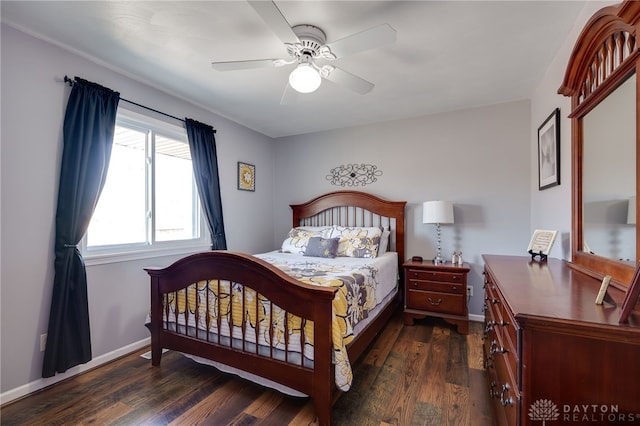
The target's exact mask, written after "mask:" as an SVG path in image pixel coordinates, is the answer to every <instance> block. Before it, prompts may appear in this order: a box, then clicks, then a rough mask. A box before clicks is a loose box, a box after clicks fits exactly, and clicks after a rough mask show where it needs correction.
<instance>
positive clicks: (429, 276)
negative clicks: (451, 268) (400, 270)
mask: <svg viewBox="0 0 640 426" xmlns="http://www.w3.org/2000/svg"><path fill="white" fill-rule="evenodd" d="M407 278H409V279H410V280H422V281H443V282H446V283H460V284H464V283H465V281H466V279H465V278H466V275H465V274H462V273H457V272H442V271H424V270H419V269H409V270H408V271H407Z"/></svg>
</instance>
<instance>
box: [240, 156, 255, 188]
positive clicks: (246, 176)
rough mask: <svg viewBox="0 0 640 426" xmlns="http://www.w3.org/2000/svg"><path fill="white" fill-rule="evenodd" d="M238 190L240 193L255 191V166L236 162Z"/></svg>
mask: <svg viewBox="0 0 640 426" xmlns="http://www.w3.org/2000/svg"><path fill="white" fill-rule="evenodd" d="M238 189H239V190H241V191H255V190H256V166H254V165H253V164H247V163H243V162H241V161H238Z"/></svg>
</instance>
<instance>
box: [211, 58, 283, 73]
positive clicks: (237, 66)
mask: <svg viewBox="0 0 640 426" xmlns="http://www.w3.org/2000/svg"><path fill="white" fill-rule="evenodd" d="M277 61H278V60H277V59H256V60H251V61H228V62H212V63H211V66H212V67H213V69H215V70H218V71H235V70H250V69H254V68H275V67H276V66H278V64H277Z"/></svg>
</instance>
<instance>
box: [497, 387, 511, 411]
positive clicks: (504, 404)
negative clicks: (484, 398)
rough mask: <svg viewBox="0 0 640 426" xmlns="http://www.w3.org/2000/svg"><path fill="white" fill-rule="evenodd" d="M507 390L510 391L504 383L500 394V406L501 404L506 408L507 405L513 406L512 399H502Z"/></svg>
mask: <svg viewBox="0 0 640 426" xmlns="http://www.w3.org/2000/svg"><path fill="white" fill-rule="evenodd" d="M509 389H511V387H510V386H509V383H505V384H504V385H502V392H500V404H502V406H503V407H506V406H507V405H513V398H511V397H509V398H506V399H505V397H504V394H505V393H507V391H508V390H509Z"/></svg>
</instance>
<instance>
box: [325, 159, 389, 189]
mask: <svg viewBox="0 0 640 426" xmlns="http://www.w3.org/2000/svg"><path fill="white" fill-rule="evenodd" d="M329 173H330V174H328V175H327V176H326V178H327V180H328V181H330V182H331V184H332V185H339V186H365V185H367V184H370V183H373V182H375V181H377V180H378V176H382V170H378V166H374V165H373V164H347V165H342V166H338V167H334V168H333V169H331V170H330V172H329Z"/></svg>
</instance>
